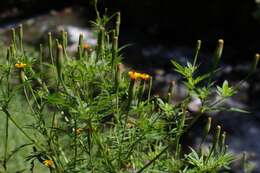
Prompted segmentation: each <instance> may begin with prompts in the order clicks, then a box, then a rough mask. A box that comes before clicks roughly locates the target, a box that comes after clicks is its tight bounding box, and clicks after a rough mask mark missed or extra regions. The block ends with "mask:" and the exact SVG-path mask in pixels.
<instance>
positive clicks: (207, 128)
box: [203, 117, 212, 137]
mask: <svg viewBox="0 0 260 173" xmlns="http://www.w3.org/2000/svg"><path fill="white" fill-rule="evenodd" d="M211 122H212V118H211V117H208V121H207V124H206V126H205V128H204V131H203V133H204V137H206V136H207V135H208V134H209V131H210V129H211Z"/></svg>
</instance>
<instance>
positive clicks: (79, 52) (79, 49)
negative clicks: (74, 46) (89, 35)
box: [77, 46, 83, 60]
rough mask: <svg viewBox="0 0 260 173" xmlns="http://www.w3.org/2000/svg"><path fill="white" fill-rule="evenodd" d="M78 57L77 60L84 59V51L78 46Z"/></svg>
mask: <svg viewBox="0 0 260 173" xmlns="http://www.w3.org/2000/svg"><path fill="white" fill-rule="evenodd" d="M77 54H78V56H77V59H78V60H79V59H81V58H82V55H83V54H82V49H81V48H80V46H78V52H77Z"/></svg>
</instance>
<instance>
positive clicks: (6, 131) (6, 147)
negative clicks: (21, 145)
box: [3, 116, 9, 171]
mask: <svg viewBox="0 0 260 173" xmlns="http://www.w3.org/2000/svg"><path fill="white" fill-rule="evenodd" d="M8 131H9V118H8V116H6V123H5V149H4V163H3V167H4V169H5V171H7V165H6V164H7V150H8V134H9V133H8Z"/></svg>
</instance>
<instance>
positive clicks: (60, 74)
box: [56, 44, 64, 80]
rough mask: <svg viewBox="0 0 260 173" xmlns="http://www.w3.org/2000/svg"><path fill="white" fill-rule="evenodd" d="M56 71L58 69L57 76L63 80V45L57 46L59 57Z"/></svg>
mask: <svg viewBox="0 0 260 173" xmlns="http://www.w3.org/2000/svg"><path fill="white" fill-rule="evenodd" d="M56 58H57V59H56V69H57V74H58V78H59V79H60V80H61V79H62V67H63V63H64V62H63V61H64V60H63V48H62V45H60V44H59V45H58V46H57V56H56Z"/></svg>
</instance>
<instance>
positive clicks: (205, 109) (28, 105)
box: [0, 13, 259, 173]
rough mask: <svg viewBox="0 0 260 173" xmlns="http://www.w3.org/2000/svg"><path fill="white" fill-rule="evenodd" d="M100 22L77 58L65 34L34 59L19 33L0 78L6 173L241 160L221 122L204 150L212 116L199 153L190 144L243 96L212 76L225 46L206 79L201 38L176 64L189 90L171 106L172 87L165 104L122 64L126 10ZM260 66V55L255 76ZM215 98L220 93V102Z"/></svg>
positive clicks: (185, 169) (221, 165) (155, 168)
mask: <svg viewBox="0 0 260 173" xmlns="http://www.w3.org/2000/svg"><path fill="white" fill-rule="evenodd" d="M114 21H115V29H112V30H108V29H107V28H108V27H107V24H108V23H110V24H111V23H112V22H114ZM93 24H94V25H95V27H96V29H97V32H98V44H97V46H96V47H89V45H86V44H84V43H83V36H82V35H80V37H79V45H78V51H77V53H76V55H75V56H70V55H69V53H68V52H67V50H66V48H67V33H66V32H65V31H62V32H61V36H60V38H57V39H55V40H54V39H53V38H52V35H51V33H49V34H48V38H49V42H48V44H47V45H48V46H47V48H46V50H45V47H44V46H42V45H41V46H40V53H39V54H38V55H37V56H31V55H30V54H28V53H27V52H26V51H25V50H24V47H23V44H22V43H23V41H22V40H23V31H22V26H20V27H19V29H18V34H17V32H16V31H15V29H12V33H13V34H12V43H11V45H10V46H9V47H8V49H7V56H6V60H5V61H4V62H3V63H2V64H1V73H0V84H1V85H0V86H1V95H0V106H1V109H0V110H1V111H2V112H3V113H2V114H0V115H1V117H3V116H5V123H3V124H4V128H1V133H2V134H4V135H3V138H4V139H5V141H4V143H3V147H2V148H3V154H1V164H2V168H1V169H2V170H1V172H2V171H3V172H15V171H18V169H19V170H22V171H23V172H33V171H34V170H35V169H36V168H35V166H36V167H37V172H38V171H39V170H40V169H41V172H43V171H46V172H48V171H49V172H52V173H63V172H68V173H71V172H82V173H83V172H115V173H118V172H137V173H140V172H182V173H192V172H194V173H214V172H219V171H227V170H228V169H229V166H230V164H231V163H232V161H234V159H235V157H234V156H233V155H231V154H230V153H229V152H228V150H227V146H226V144H225V138H226V133H225V132H223V131H222V130H221V127H220V126H217V127H216V128H213V129H214V132H213V134H214V137H213V140H212V141H211V144H210V145H209V146H208V147H206V149H205V147H203V145H202V144H203V143H204V141H205V139H206V138H207V136H208V135H209V133H210V131H211V129H212V128H211V117H210V116H209V117H208V122H207V124H206V125H205V129H204V133H203V134H202V141H201V145H200V147H199V148H197V149H196V150H195V149H193V148H190V150H189V151H184V150H183V146H184V145H186V144H185V143H183V142H182V139H183V136H184V135H186V134H187V132H188V131H189V129H190V128H191V127H192V125H193V124H194V123H196V122H197V121H198V120H199V118H200V117H201V116H206V115H211V113H212V112H216V111H222V110H226V109H227V108H224V107H222V106H221V103H222V102H224V101H225V99H227V98H229V97H231V96H233V95H234V94H235V93H236V92H237V87H236V86H235V87H232V86H230V85H229V84H228V82H227V81H225V82H224V83H223V85H222V86H216V85H215V81H214V78H213V76H214V73H215V72H217V70H218V63H219V61H220V57H221V54H222V50H223V45H224V42H223V40H219V42H218V46H217V49H216V52H215V59H214V60H215V61H214V62H215V63H214V64H213V65H212V69H211V70H210V71H209V72H208V73H206V74H200V73H199V71H198V69H199V65H198V62H197V61H198V57H199V50H200V47H201V42H200V41H198V44H197V49H196V53H195V58H194V61H193V62H192V63H190V62H188V63H187V65H186V66H182V65H180V64H178V63H177V62H176V61H174V60H173V61H172V63H173V66H174V68H175V71H176V72H178V73H180V74H181V75H182V76H183V79H184V84H185V86H186V89H187V95H186V97H185V98H184V99H183V100H182V101H181V102H179V103H177V104H174V105H173V104H171V102H170V100H171V99H172V96H173V95H174V92H173V91H172V90H173V87H174V86H173V85H174V83H172V84H171V85H170V86H169V92H168V98H167V99H162V98H159V97H157V96H153V95H152V94H151V88H152V81H153V78H152V76H150V75H148V74H145V73H138V72H135V71H130V72H128V71H126V70H125V69H122V68H121V63H120V62H121V59H122V57H121V52H122V48H118V37H119V26H120V13H116V14H115V15H113V16H112V17H107V16H103V17H101V16H100V14H99V13H97V21H96V22H93ZM33 55H35V54H33ZM258 60H259V55H256V60H255V62H254V66H253V71H254V70H255V68H256V66H257V63H258ZM214 94H217V95H218V96H219V97H218V99H217V100H213V101H212V99H211V98H212V96H213V95H214ZM194 97H196V98H199V99H200V101H201V107H200V110H199V111H198V113H197V114H196V115H194V116H191V113H190V112H189V111H188V104H189V103H190V101H191V100H192V98H194ZM14 104H15V105H14ZM18 108H19V109H18ZM228 110H229V111H241V110H239V109H235V108H231V109H228ZM2 120H3V119H2ZM14 128H16V129H17V131H16V133H19V134H18V135H17V136H19V137H20V138H22V140H17V143H18V144H19V145H18V144H16V145H15V146H16V148H14V149H12V150H11V149H10V146H11V145H12V146H13V144H11V143H13V142H14V141H13V139H11V136H9V135H10V134H9V132H11V131H13V130H14ZM17 139H18V138H17ZM20 142H21V143H20ZM25 148H26V150H25ZM25 151H26V152H25ZM21 153H23V154H21ZM19 155H26V156H25V158H23V161H22V163H23V164H22V165H20V166H14V165H15V164H18V163H14V161H12V159H11V158H14V157H19ZM44 167H45V168H44ZM22 171H21V172H22ZM39 172H40V171H39Z"/></svg>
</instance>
